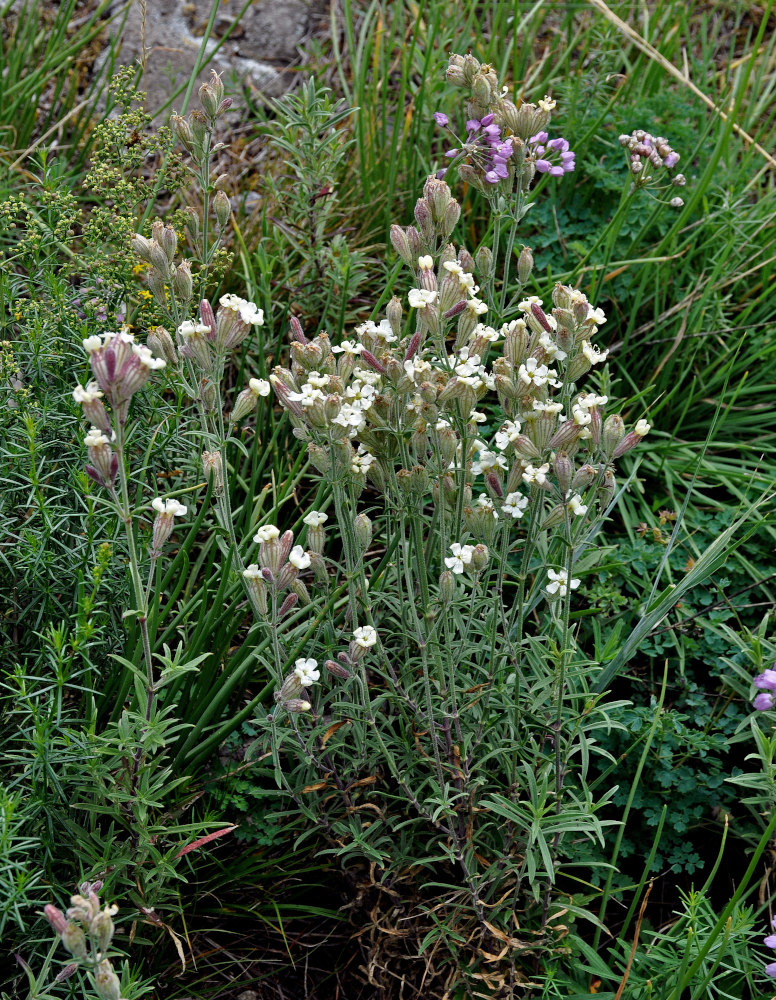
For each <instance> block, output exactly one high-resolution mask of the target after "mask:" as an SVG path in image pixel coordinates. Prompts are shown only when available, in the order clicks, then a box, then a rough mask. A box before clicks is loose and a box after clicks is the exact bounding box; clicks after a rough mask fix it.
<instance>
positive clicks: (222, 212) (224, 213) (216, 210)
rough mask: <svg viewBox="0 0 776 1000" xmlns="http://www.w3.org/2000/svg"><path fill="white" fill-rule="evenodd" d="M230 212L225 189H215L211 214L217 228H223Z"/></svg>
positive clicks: (230, 208) (230, 207)
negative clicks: (214, 218)
mask: <svg viewBox="0 0 776 1000" xmlns="http://www.w3.org/2000/svg"><path fill="white" fill-rule="evenodd" d="M231 213H232V206H231V204H230V203H229V195H228V194H227V193H226V191H216V196H215V198H214V199H213V214H214V215H215V217H216V222H217V223H218V228H219V229H223V228H224V226H226V224H227V222H228V221H229V216H230V215H231Z"/></svg>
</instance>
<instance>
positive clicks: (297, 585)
mask: <svg viewBox="0 0 776 1000" xmlns="http://www.w3.org/2000/svg"><path fill="white" fill-rule="evenodd" d="M291 590H292V591H293V592H294V593H295V594H296V596H297V597H298V599H299V603H300V605H301V606H302V607H303V608H306V607H307V606H308V605H309V604H312V598H311V597H310V592H309V590H308V589H307V587H306V586H305V584H304V581H303V580H294V582H293V583H292V584H291Z"/></svg>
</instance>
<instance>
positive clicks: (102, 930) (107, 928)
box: [89, 906, 115, 952]
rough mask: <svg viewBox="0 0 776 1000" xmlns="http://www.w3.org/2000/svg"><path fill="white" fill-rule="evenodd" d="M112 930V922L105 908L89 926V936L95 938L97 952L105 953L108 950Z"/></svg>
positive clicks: (107, 909)
mask: <svg viewBox="0 0 776 1000" xmlns="http://www.w3.org/2000/svg"><path fill="white" fill-rule="evenodd" d="M114 912H115V908H114ZM114 930H115V928H114V925H113V920H112V919H111V913H110V909H109V908H108V907H107V906H106V907H105V909H104V910H101V911H100V913H98V914H97V916H96V917H95V918H94V920H92V922H91V924H90V925H89V934H90V935H91V936H92V937H93V938H95V940H96V942H97V949H98V951H101V952H105V951H107V950H108V948H109V947H110V943H111V941H112V940H113V932H114Z"/></svg>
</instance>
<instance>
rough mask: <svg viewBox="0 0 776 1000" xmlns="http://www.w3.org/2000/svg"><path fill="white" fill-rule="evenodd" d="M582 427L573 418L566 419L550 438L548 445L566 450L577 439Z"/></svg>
mask: <svg viewBox="0 0 776 1000" xmlns="http://www.w3.org/2000/svg"><path fill="white" fill-rule="evenodd" d="M581 433H582V428H581V427H580V426H579V424H577V423H576V422H575V421H574V420H567V421H566V422H565V423H562V424H561V425H560V427H559V428H558V429H557V430H556V431H555V433H554V434H553V435H552V437H551V438H550V442H549V447H550V448H556V449H560V450H562V451H566V450H567V449H568V448H569V447H570V446H571V445H572V444H574V442H575V441H578V440H579V435H580V434H581Z"/></svg>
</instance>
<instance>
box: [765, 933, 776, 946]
mask: <svg viewBox="0 0 776 1000" xmlns="http://www.w3.org/2000/svg"><path fill="white" fill-rule="evenodd" d="M763 944H764V945H765V947H766V948H776V934H769V935H768V937H767V938H765V940H764V941H763Z"/></svg>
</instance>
